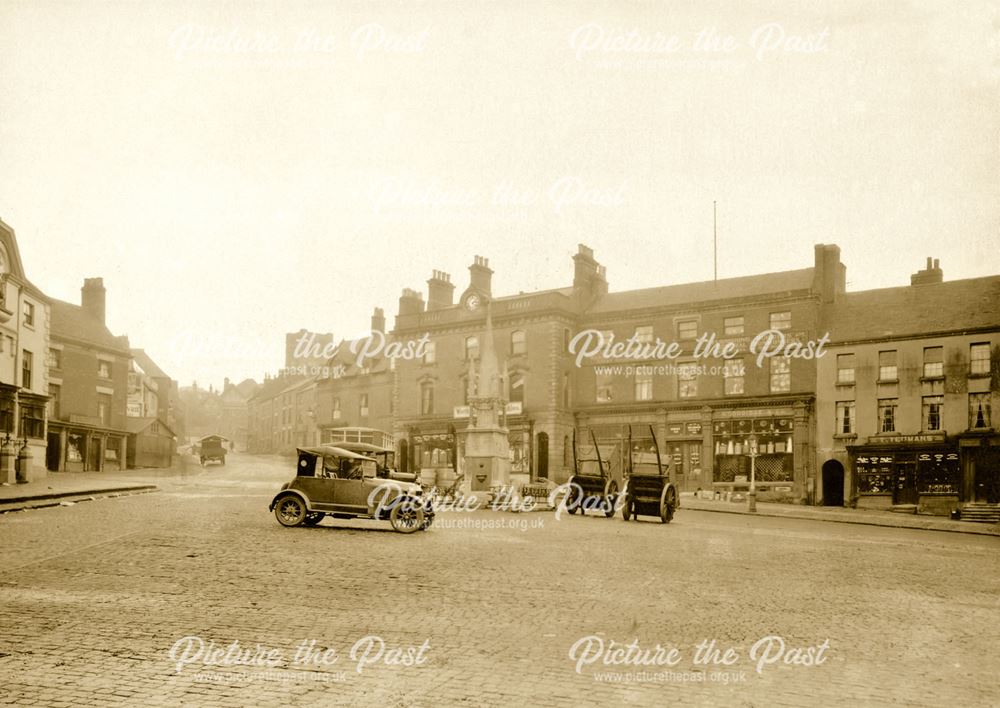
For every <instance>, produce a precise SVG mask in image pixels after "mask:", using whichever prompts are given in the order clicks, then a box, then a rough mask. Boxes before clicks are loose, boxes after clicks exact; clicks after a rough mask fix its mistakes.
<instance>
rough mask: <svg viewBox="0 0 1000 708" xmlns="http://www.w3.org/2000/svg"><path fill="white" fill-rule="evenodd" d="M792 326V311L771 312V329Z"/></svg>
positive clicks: (789, 327)
mask: <svg viewBox="0 0 1000 708" xmlns="http://www.w3.org/2000/svg"><path fill="white" fill-rule="evenodd" d="M791 328H792V313H791V312H772V313H771V329H791Z"/></svg>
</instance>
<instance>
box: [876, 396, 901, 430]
mask: <svg viewBox="0 0 1000 708" xmlns="http://www.w3.org/2000/svg"><path fill="white" fill-rule="evenodd" d="M898 402H899V399H897V398H880V399H879V401H878V429H879V432H880V433H894V432H896V406H897V404H898Z"/></svg>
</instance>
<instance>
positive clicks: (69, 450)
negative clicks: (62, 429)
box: [66, 433, 87, 462]
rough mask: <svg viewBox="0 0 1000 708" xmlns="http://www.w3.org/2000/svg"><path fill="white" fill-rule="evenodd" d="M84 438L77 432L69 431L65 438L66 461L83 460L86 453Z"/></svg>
mask: <svg viewBox="0 0 1000 708" xmlns="http://www.w3.org/2000/svg"><path fill="white" fill-rule="evenodd" d="M86 445H87V442H86V438H85V437H84V436H83V435H81V434H78V433H70V434H69V435H68V436H67V438H66V461H67V462H83V455H84V453H86V451H87V448H86Z"/></svg>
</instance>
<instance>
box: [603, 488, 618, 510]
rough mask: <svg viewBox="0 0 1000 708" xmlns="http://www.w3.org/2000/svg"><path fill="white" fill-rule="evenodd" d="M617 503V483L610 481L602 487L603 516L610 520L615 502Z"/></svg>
mask: <svg viewBox="0 0 1000 708" xmlns="http://www.w3.org/2000/svg"><path fill="white" fill-rule="evenodd" d="M616 501H618V482H616V481H614V480H611V481H610V482H608V483H607V485H605V487H604V505H605V508H604V516H605V517H606V518H608V519H610V518H611V517H612V516H614V515H615V502H616Z"/></svg>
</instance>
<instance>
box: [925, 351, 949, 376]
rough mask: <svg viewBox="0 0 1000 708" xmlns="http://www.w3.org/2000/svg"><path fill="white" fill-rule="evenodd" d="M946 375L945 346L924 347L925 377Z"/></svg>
mask: <svg viewBox="0 0 1000 708" xmlns="http://www.w3.org/2000/svg"><path fill="white" fill-rule="evenodd" d="M943 376H944V347H924V378H928V379H939V378H941V377H943Z"/></svg>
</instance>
